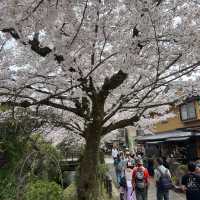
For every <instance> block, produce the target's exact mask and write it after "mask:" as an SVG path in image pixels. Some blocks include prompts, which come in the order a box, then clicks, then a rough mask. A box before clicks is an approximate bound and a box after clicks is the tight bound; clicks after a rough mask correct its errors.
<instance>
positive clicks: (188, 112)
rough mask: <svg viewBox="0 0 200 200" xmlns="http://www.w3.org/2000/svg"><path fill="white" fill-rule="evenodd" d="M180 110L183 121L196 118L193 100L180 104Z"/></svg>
mask: <svg viewBox="0 0 200 200" xmlns="http://www.w3.org/2000/svg"><path fill="white" fill-rule="evenodd" d="M180 110H181V119H182V120H183V121H186V120H193V119H196V111H195V105H194V102H190V103H187V104H184V105H182V106H181V109H180Z"/></svg>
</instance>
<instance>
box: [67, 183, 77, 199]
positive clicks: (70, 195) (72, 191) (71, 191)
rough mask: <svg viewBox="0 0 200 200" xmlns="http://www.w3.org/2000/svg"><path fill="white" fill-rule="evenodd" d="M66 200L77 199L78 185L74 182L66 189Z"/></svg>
mask: <svg viewBox="0 0 200 200" xmlns="http://www.w3.org/2000/svg"><path fill="white" fill-rule="evenodd" d="M64 200H77V193H76V185H75V184H74V183H72V184H71V185H70V186H69V187H67V188H66V189H65V190H64Z"/></svg>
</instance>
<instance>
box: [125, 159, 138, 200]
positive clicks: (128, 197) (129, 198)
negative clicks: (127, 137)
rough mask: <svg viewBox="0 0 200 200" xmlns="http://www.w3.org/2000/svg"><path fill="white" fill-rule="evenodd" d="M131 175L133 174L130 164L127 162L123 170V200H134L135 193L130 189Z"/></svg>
mask: <svg viewBox="0 0 200 200" xmlns="http://www.w3.org/2000/svg"><path fill="white" fill-rule="evenodd" d="M132 174H133V166H132V164H131V163H130V162H128V163H127V166H126V169H125V179H126V190H125V200H136V197H135V192H134V191H133V187H132Z"/></svg>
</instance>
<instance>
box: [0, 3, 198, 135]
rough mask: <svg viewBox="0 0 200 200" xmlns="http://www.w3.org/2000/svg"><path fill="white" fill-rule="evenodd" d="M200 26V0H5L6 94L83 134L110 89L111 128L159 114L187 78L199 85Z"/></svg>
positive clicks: (0, 14)
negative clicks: (102, 98) (150, 114)
mask: <svg viewBox="0 0 200 200" xmlns="http://www.w3.org/2000/svg"><path fill="white" fill-rule="evenodd" d="M199 35H200V5H199V4H198V1H191V0H162V1H158V0H148V1H146V0H140V1H139V0H85V1H82V0H73V1H66V0H51V1H48V0H40V1H39V0H34V1H32V0H1V1H0V102H2V103H5V102H7V103H8V104H9V105H11V106H22V107H30V108H31V109H32V110H34V111H36V112H37V111H38V113H40V111H47V112H48V113H49V115H51V114H52V115H54V122H55V121H56V120H55V119H58V120H57V121H56V123H58V122H60V124H59V125H60V126H61V127H62V125H63V127H65V128H68V129H69V130H70V131H75V132H79V133H80V135H82V134H83V133H84V130H85V128H86V126H87V125H88V124H90V123H92V122H93V121H94V113H96V112H93V111H94V110H95V109H96V107H95V106H96V104H95V103H94V102H95V100H94V99H95V97H96V96H98V94H102V97H105V99H104V106H103V112H102V115H103V120H102V121H103V122H102V127H103V129H104V131H105V133H108V132H110V131H113V130H115V129H118V128H122V127H124V126H127V125H131V123H132V124H134V123H136V122H137V121H138V120H139V119H142V120H141V121H140V122H139V123H140V125H142V124H152V121H151V120H150V119H149V113H152V112H156V113H160V114H162V116H167V115H168V116H167V117H169V114H167V115H164V114H165V112H168V110H169V106H168V103H169V102H170V103H171V102H173V101H175V100H176V99H177V98H179V97H180V94H179V95H178V94H177V92H176V91H177V90H180V88H181V90H183V91H184V92H186V93H185V94H186V95H187V94H189V93H190V92H191V88H192V87H193V88H194V87H195V89H196V91H197V93H199V86H198V84H194V83H198V79H199V78H198V77H196V76H195V75H194V74H195V73H196V74H198V67H199V66H200V37H199ZM120 73H121V74H120ZM124 74H126V75H127V76H126V77H125V76H124ZM185 75H187V76H190V77H193V79H194V80H193V86H192V82H191V81H189V82H188V81H185V80H184V79H181V78H182V77H184V76H185ZM122 76H123V77H124V78H122ZM115 77H117V78H116V79H117V80H115ZM194 77H195V78H194ZM120 78H121V79H122V80H121V79H120ZM177 80H179V84H177V83H178V82H175V83H174V84H173V81H177ZM106 83H107V85H106ZM117 84H118V85H117ZM115 85H116V86H115ZM172 85H173V87H172ZM194 85H195V86H194ZM168 87H169V89H167V88H168ZM177 88H178V89H177ZM95 95H96V96H95ZM99 99H101V98H99ZM159 106H161V107H159ZM55 116H57V117H55ZM134 116H135V117H136V116H137V117H138V119H136V118H134ZM43 118H44V116H43ZM123 120H124V121H123ZM125 120H127V121H125ZM154 120H155V119H154ZM157 120H158V119H156V121H157Z"/></svg>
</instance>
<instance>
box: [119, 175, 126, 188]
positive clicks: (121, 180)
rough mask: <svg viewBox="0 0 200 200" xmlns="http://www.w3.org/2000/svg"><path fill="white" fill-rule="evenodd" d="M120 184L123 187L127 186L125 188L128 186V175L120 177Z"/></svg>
mask: <svg viewBox="0 0 200 200" xmlns="http://www.w3.org/2000/svg"><path fill="white" fill-rule="evenodd" d="M119 185H120V186H121V187H123V188H125V189H126V188H127V184H126V177H125V176H122V177H121V178H120V182H119Z"/></svg>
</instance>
